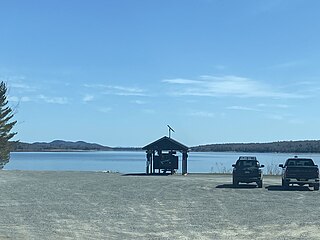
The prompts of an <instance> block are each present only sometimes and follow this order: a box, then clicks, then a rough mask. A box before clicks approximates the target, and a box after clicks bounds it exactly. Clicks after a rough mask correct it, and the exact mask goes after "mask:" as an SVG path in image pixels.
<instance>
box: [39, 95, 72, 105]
mask: <svg viewBox="0 0 320 240" xmlns="http://www.w3.org/2000/svg"><path fill="white" fill-rule="evenodd" d="M38 99H40V100H43V101H45V102H46V103H53V104H67V103H68V102H69V101H68V98H66V97H47V96H45V95H42V94H41V95H39V96H38Z"/></svg>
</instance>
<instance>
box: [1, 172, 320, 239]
mask: <svg viewBox="0 0 320 240" xmlns="http://www.w3.org/2000/svg"><path fill="white" fill-rule="evenodd" d="M280 182H281V181H280V178H279V177H265V185H264V188H262V189H258V188H255V187H254V186H247V185H243V186H242V187H240V188H236V189H235V188H233V187H232V185H231V176H228V175H209V174H208V175H193V174H190V175H188V176H186V177H183V176H122V175H120V174H107V173H94V172H32V171H30V172H28V171H1V172H0V184H1V185H0V191H1V195H0V211H1V215H0V226H1V227H0V239H319V232H320V216H319V208H320V207H319V204H318V199H319V197H320V195H319V194H320V191H309V189H308V188H293V189H291V190H289V191H283V190H282V188H281V187H280V186H279V184H280Z"/></svg>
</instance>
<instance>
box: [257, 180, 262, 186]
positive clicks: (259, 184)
mask: <svg viewBox="0 0 320 240" xmlns="http://www.w3.org/2000/svg"><path fill="white" fill-rule="evenodd" d="M257 185H258V188H262V185H263V184H262V180H260V181H258V182H257Z"/></svg>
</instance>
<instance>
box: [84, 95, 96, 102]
mask: <svg viewBox="0 0 320 240" xmlns="http://www.w3.org/2000/svg"><path fill="white" fill-rule="evenodd" d="M93 99H94V96H93V95H90V94H86V95H85V96H84V97H83V99H82V101H83V102H91V101H93Z"/></svg>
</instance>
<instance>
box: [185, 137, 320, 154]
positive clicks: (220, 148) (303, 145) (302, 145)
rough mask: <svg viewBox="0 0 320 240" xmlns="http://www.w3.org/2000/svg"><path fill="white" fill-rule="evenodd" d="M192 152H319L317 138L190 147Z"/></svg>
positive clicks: (319, 145) (319, 146)
mask: <svg viewBox="0 0 320 240" xmlns="http://www.w3.org/2000/svg"><path fill="white" fill-rule="evenodd" d="M191 151H194V152H279V153H295V152H296V153H320V141H319V140H312V141H310V140H306V141H282V142H271V143H226V144H208V145H200V146H196V147H191Z"/></svg>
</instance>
